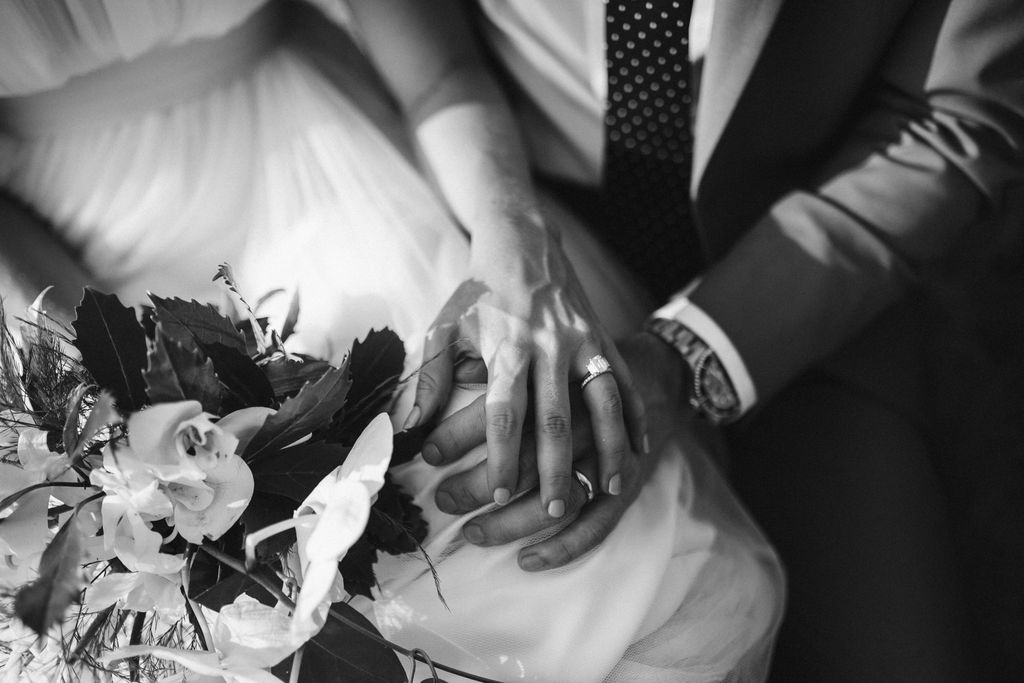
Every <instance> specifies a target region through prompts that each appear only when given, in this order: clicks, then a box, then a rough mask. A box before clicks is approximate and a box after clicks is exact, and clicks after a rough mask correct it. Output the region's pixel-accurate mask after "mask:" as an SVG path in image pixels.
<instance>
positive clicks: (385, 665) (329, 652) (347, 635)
mask: <svg viewBox="0 0 1024 683" xmlns="http://www.w3.org/2000/svg"><path fill="white" fill-rule="evenodd" d="M332 610H333V611H334V612H335V613H337V614H340V615H342V616H344V617H345V618H346V619H348V620H350V621H352V622H355V623H356V624H359V625H360V626H361V627H362V628H364V629H366V630H367V631H371V632H373V633H378V634H379V632H378V631H377V629H376V628H375V627H374V626H373V624H372V623H371V622H370V621H369V620H368V619H367V618H366V617H364V616H363V615H362V614H360V613H359V612H357V611H356V610H355V609H354V608H353V607H351V606H349V605H347V604H345V603H343V602H337V603H334V605H333V606H332ZM294 661H295V660H294V659H293V658H292V657H286V658H285V659H283V660H282V661H281V663H280V664H278V665H277V666H275V667H274V668H272V669H271V672H272V673H273V674H274V675H275V676H277V677H278V678H281V679H282V680H289V676H290V675H291V667H292V663H293V662H294ZM406 680H407V679H406V677H405V669H404V668H403V667H402V662H401V660H399V659H398V655H396V654H395V652H394V650H392V649H391V648H389V647H388V646H387V645H384V644H382V643H379V642H377V641H376V640H373V639H371V638H369V637H367V636H365V635H363V634H362V633H359V632H358V631H356V630H354V629H352V628H350V627H348V626H346V625H345V624H342V623H339V622H338V621H337V620H336V619H334V618H328V620H327V623H326V624H325V625H324V627H323V629H321V631H320V633H318V634H317V635H316V636H314V637H313V638H312V639H311V640H310V641H309V642H308V643H306V649H305V650H304V651H303V653H302V664H301V669H300V671H299V681H300V682H301V683H322V682H323V681H345V683H405V681H406Z"/></svg>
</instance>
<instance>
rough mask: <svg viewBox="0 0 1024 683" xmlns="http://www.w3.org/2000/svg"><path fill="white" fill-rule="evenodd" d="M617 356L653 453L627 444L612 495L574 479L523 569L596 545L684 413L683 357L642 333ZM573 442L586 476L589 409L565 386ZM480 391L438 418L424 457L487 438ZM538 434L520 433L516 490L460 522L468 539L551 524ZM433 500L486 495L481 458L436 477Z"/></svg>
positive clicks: (447, 504)
mask: <svg viewBox="0 0 1024 683" xmlns="http://www.w3.org/2000/svg"><path fill="white" fill-rule="evenodd" d="M620 349H621V351H622V354H623V357H624V358H625V359H626V362H627V363H628V364H629V366H630V369H631V370H632V372H633V373H634V376H635V377H636V378H637V387H638V388H639V390H640V392H641V394H642V395H643V396H644V399H645V401H646V402H647V410H648V416H649V422H648V424H649V425H650V436H651V439H652V446H654V448H653V449H652V451H651V453H652V454H651V455H643V454H642V453H637V452H632V453H630V454H629V455H628V456H627V457H626V458H624V462H623V471H622V474H623V477H622V480H623V481H622V491H621V494H620V495H618V496H608V495H601V494H600V493H599V494H598V496H597V498H595V499H594V500H593V501H591V502H589V503H588V502H587V500H586V492H585V490H584V488H583V486H582V485H581V484H578V483H574V485H573V486H572V487H571V491H570V495H569V498H568V500H567V510H566V517H567V518H569V519H570V520H571V522H570V523H569V524H568V525H567V526H566V527H565V528H564V529H562V530H561V531H559V532H558V533H556V534H554V535H553V536H551V537H550V538H548V539H546V540H544V541H540V542H538V543H535V544H533V545H529V546H527V547H525V548H523V549H522V550H521V551H520V553H519V565H520V567H522V568H523V569H525V570H527V571H540V570H544V569H553V568H555V567H561V566H563V565H565V564H568V563H569V562H571V561H573V560H574V559H576V558H578V557H580V556H581V555H583V554H584V553H586V552H587V551H589V550H591V549H593V548H594V547H596V546H597V545H599V544H600V543H601V542H602V541H603V540H604V539H605V538H606V537H607V536H608V534H609V533H611V531H612V530H613V529H614V528H615V526H616V524H618V521H619V519H621V517H622V515H623V514H624V513H625V511H626V509H627V508H628V507H629V506H630V505H631V504H632V502H633V501H634V500H635V499H636V497H637V496H638V495H639V493H640V491H641V489H642V488H643V485H644V483H645V482H646V481H647V477H648V475H649V474H650V471H651V469H652V468H653V465H654V463H655V458H656V457H657V456H656V455H655V454H657V453H658V452H659V451H660V448H659V447H660V445H661V444H662V443H663V442H664V440H665V439H666V438H667V437H668V435H669V434H670V432H671V430H672V428H678V427H679V426H680V425H681V424H683V423H685V422H686V421H687V420H688V418H689V416H690V412H689V409H688V408H687V407H686V403H685V401H683V400H682V397H683V390H682V387H683V378H684V376H685V375H684V366H683V363H682V359H681V358H680V357H679V356H678V354H676V353H675V351H674V350H672V349H671V348H669V347H668V346H667V345H665V344H664V343H663V342H661V341H660V340H658V339H657V338H655V337H653V336H651V335H649V334H646V333H643V334H637V335H635V336H634V337H632V338H630V339H628V340H626V341H625V342H623V343H622V344H620ZM570 398H571V408H572V411H573V418H572V426H573V431H572V449H573V457H574V463H573V465H574V468H575V469H577V470H580V471H581V472H582V473H583V474H584V475H585V476H586V477H587V478H589V479H590V480H591V481H594V480H595V476H596V472H597V458H596V449H595V447H594V441H593V430H592V428H591V425H590V420H589V416H588V415H587V412H586V410H585V408H584V405H583V401H582V398H581V396H580V394H579V390H578V388H577V389H575V390H574V391H572V392H571V397H570ZM485 430H486V418H485V414H484V399H483V398H482V397H481V398H480V399H477V401H475V402H474V403H471V404H470V405H469V406H466V407H465V408H463V409H462V410H460V411H458V412H456V413H455V414H453V415H451V416H450V417H449V418H447V419H446V420H445V421H444V422H442V423H441V424H440V425H439V426H438V427H437V429H435V430H434V432H432V433H431V435H430V436H429V437H428V438H427V441H426V444H425V446H424V457H425V459H426V460H427V462H429V463H430V464H434V465H441V464H445V463H449V462H453V461H455V460H457V459H458V458H460V457H462V456H463V455H464V454H465V453H466V452H468V451H469V450H470V449H472V448H474V447H475V446H477V445H479V444H482V443H484V441H485V440H486V431H485ZM536 463H537V459H536V442H535V440H534V438H533V435H532V433H528V434H526V435H524V438H523V443H522V447H521V449H520V453H519V466H520V468H521V469H520V477H519V484H518V486H517V488H516V494H517V495H519V497H518V498H516V499H515V500H513V501H512V502H511V503H509V504H508V505H506V506H504V507H502V508H498V509H496V510H494V511H492V512H490V513H487V514H484V515H480V516H479V517H477V518H475V519H474V520H473V521H472V522H470V523H468V524H467V525H466V526H465V528H464V529H463V534H464V536H465V537H466V540H468V541H469V542H470V543H474V544H476V545H484V546H487V545H500V544H503V543H508V542H510V541H514V540H517V539H520V538H524V537H527V536H530V535H532V534H535V533H537V532H539V531H543V530H545V529H547V528H549V527H551V526H553V525H554V524H557V523H560V522H564V519H565V518H563V519H562V520H554V519H552V518H551V516H550V515H548V514H547V511H546V510H545V508H544V505H543V504H542V502H541V498H540V494H539V493H538V491H537V489H536V487H537V483H538V474H537V466H536ZM436 502H437V505H438V508H439V509H441V510H442V511H443V512H447V513H450V514H463V513H466V512H471V511H473V510H476V509H479V508H480V507H482V506H483V505H486V504H488V503H490V502H492V496H491V492H490V488H489V486H488V480H487V464H486V462H484V463H480V464H479V465H477V466H476V467H474V468H472V469H470V470H468V471H466V472H463V473H461V474H457V475H454V476H452V477H450V478H449V479H447V480H446V481H444V482H442V484H441V486H440V487H439V488H438V491H437V495H436Z"/></svg>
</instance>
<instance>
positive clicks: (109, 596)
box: [85, 572, 185, 619]
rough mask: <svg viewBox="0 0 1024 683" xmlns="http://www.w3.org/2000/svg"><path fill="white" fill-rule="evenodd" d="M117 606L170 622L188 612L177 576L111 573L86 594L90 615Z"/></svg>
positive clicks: (145, 573)
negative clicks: (151, 614) (163, 617)
mask: <svg viewBox="0 0 1024 683" xmlns="http://www.w3.org/2000/svg"><path fill="white" fill-rule="evenodd" d="M114 603H119V604H120V606H121V608H122V609H129V610H135V611H138V612H156V613H157V614H160V615H161V616H166V617H167V618H169V619H174V618H175V617H180V616H181V615H182V614H183V613H184V609H185V596H184V595H182V593H181V579H180V577H179V576H178V575H172V574H152V573H149V572H120V573H111V574H107V575H106V576H103V577H100V578H99V579H97V580H96V581H94V582H93V583H92V584H91V585H90V586H89V587H88V588H87V589H86V591H85V607H86V611H88V612H100V611H102V610H104V609H106V608H107V607H109V606H110V605H113V604H114Z"/></svg>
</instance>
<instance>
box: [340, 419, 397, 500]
mask: <svg viewBox="0 0 1024 683" xmlns="http://www.w3.org/2000/svg"><path fill="white" fill-rule="evenodd" d="M394 435H395V432H394V428H393V427H392V426H391V418H389V417H388V414H387V413H381V414H380V415H378V416H377V417H375V418H373V420H371V421H370V424H368V425H366V429H364V430H363V433H362V434H360V435H359V438H358V439H356V442H355V444H353V446H352V450H351V451H349V454H348V456H347V457H346V458H345V462H344V463H342V465H341V474H340V478H344V479H349V478H352V479H355V480H357V481H361V482H362V483H363V485H365V486H366V488H367V490H368V491H369V492H370V495H371V496H374V495H376V494H377V492H378V491H380V488H381V487H382V486H383V485H384V474H385V473H386V472H387V471H388V466H389V465H390V464H391V451H392V449H393V448H394Z"/></svg>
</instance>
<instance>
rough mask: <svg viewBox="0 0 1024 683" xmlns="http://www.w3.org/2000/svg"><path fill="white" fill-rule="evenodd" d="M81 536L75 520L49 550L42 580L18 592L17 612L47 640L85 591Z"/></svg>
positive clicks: (41, 563) (41, 564)
mask: <svg viewBox="0 0 1024 683" xmlns="http://www.w3.org/2000/svg"><path fill="white" fill-rule="evenodd" d="M81 562H82V532H81V530H80V529H79V527H78V519H77V518H76V517H74V516H72V517H71V518H70V519H68V521H67V522H65V523H64V526H62V527H61V528H60V531H58V532H57V535H56V536H54V537H53V540H52V541H50V545H48V546H46V550H44V551H43V556H42V557H41V558H40V560H39V578H38V579H36V580H35V581H33V582H32V583H30V584H28V585H27V586H25V587H24V588H22V589H21V590H19V591H18V594H17V596H16V597H15V598H14V611H15V613H16V614H17V615H18V617H19V618H20V619H21V621H22V622H23V623H24V624H25V625H26V626H28V627H29V628H31V629H32V630H33V631H35V632H36V633H38V634H39V635H40V636H45V635H46V633H47V632H48V631H49V630H50V627H52V626H53V625H54V624H56V623H57V622H58V621H60V620H61V619H62V618H63V616H64V613H65V612H66V611H67V609H68V607H70V606H71V605H72V604H73V603H75V602H76V601H77V600H78V597H79V593H80V592H81V590H82V585H83V581H82V567H81Z"/></svg>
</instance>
